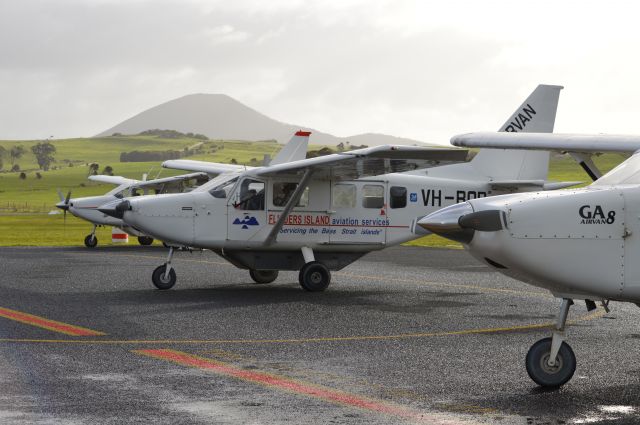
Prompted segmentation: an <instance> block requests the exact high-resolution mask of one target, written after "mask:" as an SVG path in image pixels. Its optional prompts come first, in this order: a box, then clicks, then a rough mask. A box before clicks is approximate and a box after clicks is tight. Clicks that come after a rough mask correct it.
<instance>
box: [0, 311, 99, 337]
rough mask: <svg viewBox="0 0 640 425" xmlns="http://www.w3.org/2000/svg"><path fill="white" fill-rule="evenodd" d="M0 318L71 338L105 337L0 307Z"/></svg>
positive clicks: (83, 329) (73, 326) (96, 332)
mask: <svg viewBox="0 0 640 425" xmlns="http://www.w3.org/2000/svg"><path fill="white" fill-rule="evenodd" d="M0 317H4V318H5V319H9V320H13V321H15V322H20V323H24V324H26V325H31V326H36V327H38V328H42V329H47V330H49V331H53V332H59V333H62V334H65V335H72V336H100V335H106V334H105V333H104V332H98V331H94V330H92V329H88V328H84V327H82V326H76V325H70V324H68V323H63V322H58V321H56V320H51V319H46V318H44V317H40V316H35V315H33V314H29V313H24V312H22V311H17V310H12V309H9V308H5V307H0Z"/></svg>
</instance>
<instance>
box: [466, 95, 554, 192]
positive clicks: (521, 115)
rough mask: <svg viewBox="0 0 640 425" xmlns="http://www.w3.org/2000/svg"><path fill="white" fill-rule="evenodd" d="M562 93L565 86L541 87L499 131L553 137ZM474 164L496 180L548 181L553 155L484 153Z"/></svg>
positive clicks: (474, 159) (478, 169)
mask: <svg viewBox="0 0 640 425" xmlns="http://www.w3.org/2000/svg"><path fill="white" fill-rule="evenodd" d="M562 89H563V87H562V86H549V85H545V84H540V85H539V86H538V87H536V89H535V90H534V91H533V93H531V94H530V95H529V97H528V98H527V100H525V101H524V102H523V103H522V105H520V107H519V108H518V109H516V111H515V112H514V113H513V115H512V116H511V117H510V118H509V119H508V120H507V122H506V123H505V124H504V125H503V126H502V127H501V128H500V130H499V131H510V132H528V133H553V125H554V124H555V121H556V112H557V110H558V98H559V97H560V90H562ZM471 164H472V165H473V167H474V168H475V169H476V170H477V171H478V172H480V173H481V174H484V175H486V176H490V177H491V178H492V179H494V180H496V179H517V180H546V178H547V173H548V171H549V152H534V151H524V150H499V149H481V150H480V152H478V154H477V155H476V156H475V157H474V158H473V160H472V161H471Z"/></svg>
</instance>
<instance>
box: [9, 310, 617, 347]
mask: <svg viewBox="0 0 640 425" xmlns="http://www.w3.org/2000/svg"><path fill="white" fill-rule="evenodd" d="M605 314H606V313H605V311H604V310H598V311H596V312H594V313H590V314H587V315H585V316H582V317H579V318H577V319H574V320H569V321H567V322H568V323H569V324H572V323H577V322H585V321H589V320H593V319H597V318H599V317H602V316H604V315H605ZM552 326H554V323H550V322H548V323H539V324H529V325H520V326H511V327H500V328H479V329H464V330H459V331H443V332H423V333H406V334H392V335H362V336H337V337H318V338H290V339H127V340H70V339H29V338H0V342H23V343H47V344H103V345H126V344H140V345H145V344H149V345H151V344H295V343H314V342H349V341H379V340H393V339H411V338H434V337H443V336H457V335H477V334H490V333H506V332H520V331H527V330H532V329H544V328H550V327H552Z"/></svg>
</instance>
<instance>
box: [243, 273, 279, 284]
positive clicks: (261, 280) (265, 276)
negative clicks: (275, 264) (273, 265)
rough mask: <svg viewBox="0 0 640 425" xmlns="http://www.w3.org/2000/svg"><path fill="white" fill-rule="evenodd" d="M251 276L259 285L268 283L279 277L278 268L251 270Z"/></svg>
mask: <svg viewBox="0 0 640 425" xmlns="http://www.w3.org/2000/svg"><path fill="white" fill-rule="evenodd" d="M249 276H251V279H253V281H254V282H255V283H257V284H259V285H262V284H267V283H271V282H273V281H274V280H276V279H277V278H278V270H249Z"/></svg>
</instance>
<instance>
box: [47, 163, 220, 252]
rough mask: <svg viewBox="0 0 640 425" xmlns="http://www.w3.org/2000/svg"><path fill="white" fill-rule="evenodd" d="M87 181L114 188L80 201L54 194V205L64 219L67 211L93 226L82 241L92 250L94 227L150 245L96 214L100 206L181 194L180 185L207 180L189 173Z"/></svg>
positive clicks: (100, 177)
mask: <svg viewBox="0 0 640 425" xmlns="http://www.w3.org/2000/svg"><path fill="white" fill-rule="evenodd" d="M89 180H93V181H97V182H101V183H110V184H115V185H116V186H117V187H116V188H114V189H112V190H110V191H109V192H107V193H105V194H104V195H100V196H87V197H83V198H71V191H69V192H67V196H66V197H65V196H63V195H62V193H61V192H60V191H58V195H59V196H60V202H58V203H57V204H56V207H58V208H60V209H61V210H63V211H64V214H65V219H66V214H67V211H69V212H70V213H71V214H73V215H74V216H76V217H78V218H81V219H83V220H86V221H88V222H90V223H92V224H93V229H92V230H91V233H90V234H88V235H87V236H86V237H85V238H84V244H85V245H86V246H87V248H94V247H95V246H96V245H98V238H97V237H96V228H97V227H98V226H113V227H117V228H119V229H121V230H123V231H125V232H126V233H128V234H129V235H131V236H135V237H137V238H138V242H139V243H140V245H151V244H152V243H153V238H152V237H150V236H148V235H146V234H145V233H143V232H140V231H138V230H136V229H134V228H132V227H131V226H128V225H127V224H125V223H123V222H122V220H120V219H117V218H114V217H111V216H108V215H106V214H103V213H101V212H100V211H98V207H99V206H100V205H103V204H105V203H107V202H111V201H114V200H118V199H123V198H125V197H128V196H139V195H148V194H149V191H154V193H171V192H181V191H183V190H184V187H183V185H184V183H185V182H188V181H189V180H198V181H202V180H205V181H208V180H209V176H208V175H207V174H206V173H191V174H183V175H180V176H174V177H165V178H161V179H154V180H136V179H128V178H125V177H121V176H106V175H97V176H89Z"/></svg>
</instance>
